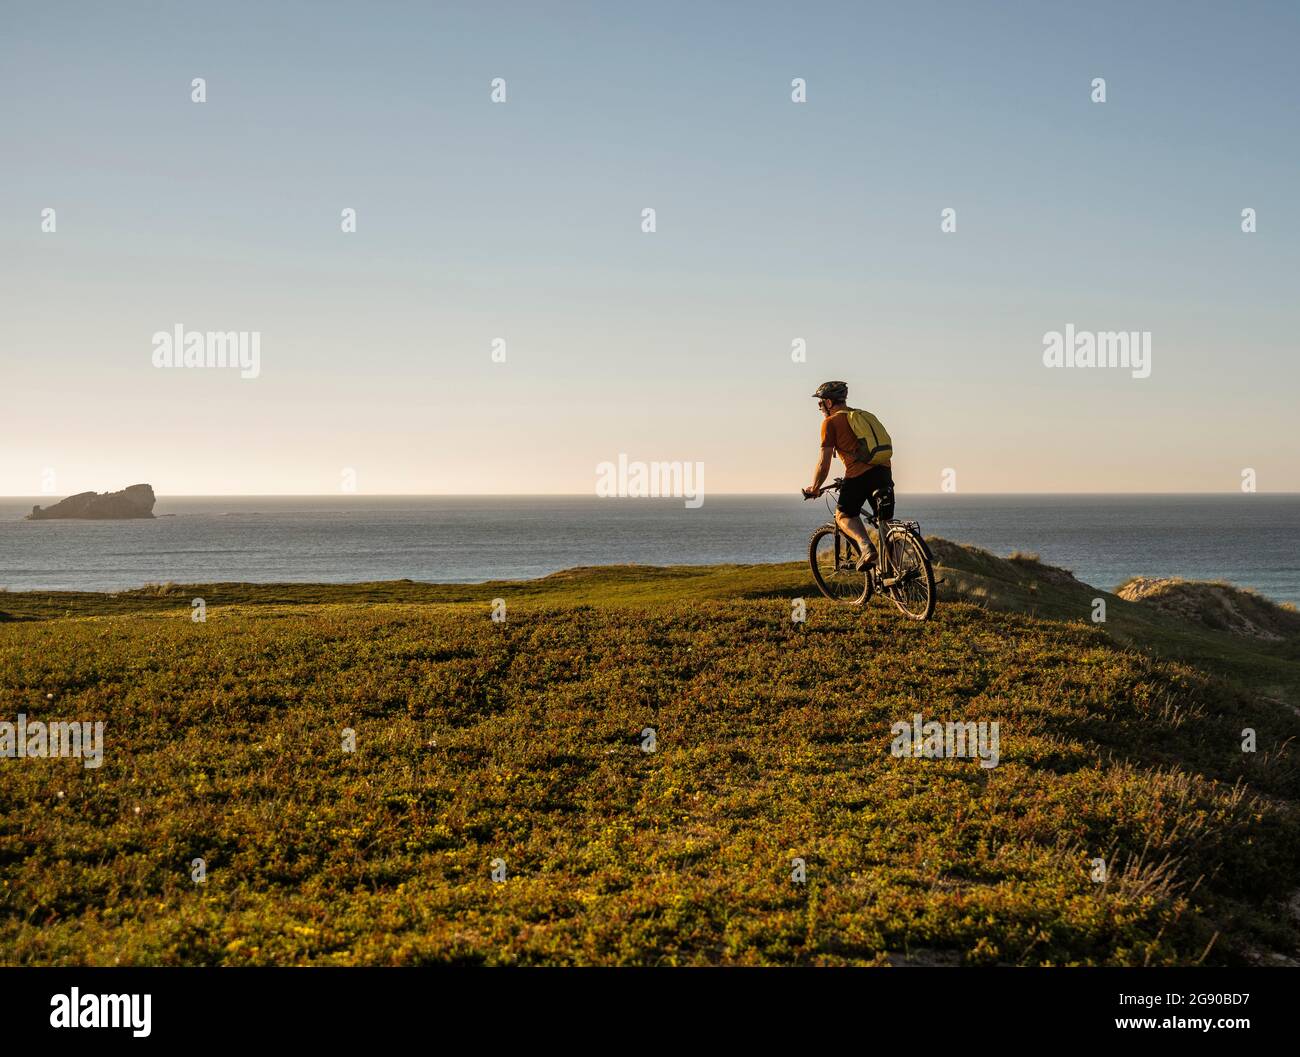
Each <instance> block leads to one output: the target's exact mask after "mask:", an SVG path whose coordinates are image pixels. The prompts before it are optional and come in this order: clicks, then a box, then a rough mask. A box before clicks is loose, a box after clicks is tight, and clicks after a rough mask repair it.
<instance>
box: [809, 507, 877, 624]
mask: <svg viewBox="0 0 1300 1057" xmlns="http://www.w3.org/2000/svg"><path fill="white" fill-rule="evenodd" d="M858 557H859V551H858V545H857V544H856V543H854V542H853V540H851V539H849V537H848V536H845V535H843V534H841V533H838V532H836V531H835V526H834V525H823V526H822V527H821V528H819V529H818V530H817V531H816V532H814V533H813V534H812V538H811V539H810V540H809V541H808V564H809V565H811V566H812V574H813V579H814V580H816V581H817V586H818V588H819V589H820V590H821V593H822V594H824V595H825V596H826V597H827V598H829V599H830V600H831V601H833V602H843V603H844V604H845V605H850V606H856V605H861V604H862V603H863V602H865V601H866V600H867V599H868V598H870V597H871V580H870V578H869V577H868V576H867V574H866V573H865V572H858V570H857V569H855V568H854V566H855V565H857V563H858Z"/></svg>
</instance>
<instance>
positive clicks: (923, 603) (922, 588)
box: [885, 528, 935, 620]
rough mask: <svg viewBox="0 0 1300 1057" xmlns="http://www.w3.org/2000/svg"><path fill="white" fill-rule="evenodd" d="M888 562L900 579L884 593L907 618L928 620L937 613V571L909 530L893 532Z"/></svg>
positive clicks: (890, 539)
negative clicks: (935, 604) (935, 597)
mask: <svg viewBox="0 0 1300 1057" xmlns="http://www.w3.org/2000/svg"><path fill="white" fill-rule="evenodd" d="M889 563H890V565H891V566H892V568H891V570H890V572H891V574H892V575H893V576H895V577H897V580H896V582H895V583H894V584H892V585H891V586H889V587H887V588H885V594H887V595H888V596H889V598H890V600H891V601H892V602H893V603H894V605H896V606H898V608H899V609H900V610H901V611H902V612H903V614H904V615H905V616H909V617H911V618H912V619H913V620H929V619H930V617H931V616H932V615H933V613H934V595H935V589H934V569H933V568H931V566H930V559H929V558H927V557H926V556H925V549H924V548H923V547H922V546H921V541H920V540H918V539H917V538H916V537H915V536H914V535H912V533H910V532H908V531H907V529H904V528H895V529H891V530H890V532H889Z"/></svg>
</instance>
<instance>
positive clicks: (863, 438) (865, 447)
mask: <svg viewBox="0 0 1300 1057" xmlns="http://www.w3.org/2000/svg"><path fill="white" fill-rule="evenodd" d="M844 414H846V415H847V416H848V419H849V428H850V429H851V430H853V435H854V436H855V437H857V438H858V458H860V459H861V460H862V461H863V462H865V463H866V464H867V465H868V466H880V465H881V464H882V463H887V462H889V460H890V459H892V458H893V457H894V442H893V441H892V440H890V439H889V430H887V429H885V427H884V426H882V425H881V424H880V419H878V418H876V416H875V415H873V414H872V413H871V412H870V411H862V410H859V409H858V408H856V407H851V408H849V409H848V410H847V411H845V412H844Z"/></svg>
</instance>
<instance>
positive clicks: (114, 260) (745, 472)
mask: <svg viewBox="0 0 1300 1057" xmlns="http://www.w3.org/2000/svg"><path fill="white" fill-rule="evenodd" d="M1298 53H1300V5H1295V4H1290V3H1246V4H1240V5H1227V4H1202V3H1143V4H1138V5H1135V4H1131V3H1090V4H1086V5H1079V4H1068V5H1067V4H1035V3H999V4H992V3H943V4H929V3H908V4H896V3H882V4H862V3H857V4H854V3H844V4H839V3H817V2H810V3H804V2H801V3H755V4H748V3H746V4H741V3H701V2H698V0H697V2H690V3H677V2H656V3H655V4H646V5H601V4H595V3H592V4H576V3H550V4H548V3H508V2H502V3H480V4H460V3H457V4H415V3H374V4H360V3H356V4H340V3H327V4H322V3H310V4H309V3H246V2H235V3H223V4H206V3H204V4H199V3H123V4H113V5H95V4H89V3H85V4H67V3H58V2H44V3H14V2H9V3H5V4H4V5H3V7H0V97H2V99H3V104H2V105H0V143H2V144H3V147H2V148H0V150H2V151H3V160H4V164H3V166H2V167H0V186H2V187H3V194H0V289H3V291H4V293H3V300H4V305H3V312H0V411H2V412H3V419H4V433H5V436H4V443H3V445H2V446H0V493H3V494H9V495H36V494H38V493H40V492H41V491H42V489H43V485H44V484H47V483H48V482H49V481H50V480H51V478H49V477H48V474H47V471H50V470H52V471H53V473H54V477H53V478H52V480H53V481H54V482H55V483H54V486H53V488H52V489H51V491H52V493H53V494H56V495H67V494H70V493H73V492H77V491H83V490H88V489H95V490H100V491H102V490H109V489H116V488H120V487H123V486H125V485H127V484H131V483H134V482H138V481H148V482H151V483H152V484H153V485H154V488H155V489H156V490H157V491H158V492H159V493H160V494H164V495H196V494H223V493H224V494H256V493H270V494H290V493H306V494H326V493H331V492H337V491H339V489H340V485H341V483H342V482H343V480H344V471H345V470H348V469H350V470H352V471H354V472H355V480H356V489H357V491H359V492H362V493H390V494H397V493H400V494H412V493H426V492H427V493H471V492H494V493H539V492H574V493H590V492H592V491H593V489H594V487H595V482H596V472H595V467H596V464H597V463H600V462H602V461H606V460H611V461H612V460H616V459H617V458H618V456H619V454H620V453H625V454H626V455H627V456H628V458H629V459H633V460H646V461H650V460H682V461H689V462H697V461H698V462H702V463H703V464H704V466H705V487H706V489H707V490H708V491H712V492H776V491H790V492H793V491H795V490H797V489H798V487H800V486H801V485H803V484H806V483H807V481H808V479H809V477H810V476H811V467H812V463H813V461H814V458H815V456H816V449H817V432H816V431H817V428H818V422H819V416H818V415H817V413H816V410H815V405H814V402H813V401H812V400H811V399H809V396H808V394H810V393H811V392H812V390H813V389H814V388H815V387H816V385H817V384H818V383H820V382H822V381H824V380H826V379H829V378H843V379H846V380H847V381H848V382H849V384H850V390H851V392H850V403H852V404H857V405H861V406H865V407H869V408H871V409H872V410H874V411H875V412H876V413H877V414H878V415H879V416H880V418H881V419H883V420H884V422H885V423H886V424H887V425H888V426H889V428H890V430H891V432H892V433H893V436H894V440H895V445H896V449H897V456H896V461H895V478H896V481H897V482H898V485H899V488H900V490H902V491H908V490H910V491H925V492H930V491H937V490H939V488H940V481H941V474H942V473H943V471H944V470H945V469H948V468H951V469H953V470H955V471H956V482H957V490H958V491H971V492H1023V491H1047V492H1070V491H1082V492H1105V491H1151V492H1171V491H1210V492H1215V491H1237V490H1239V488H1240V482H1241V474H1242V471H1243V469H1245V468H1247V467H1249V468H1252V469H1254V470H1255V472H1256V474H1257V477H1258V487H1259V490H1260V491H1296V490H1300V458H1298V456H1300V437H1298V434H1297V428H1296V419H1297V415H1296V404H1297V399H1296V396H1297V384H1298V383H1300V366H1298V365H1297V335H1298V334H1300V327H1298V324H1300V308H1298V305H1300V283H1298V280H1300V225H1298V223H1297V217H1296V209H1295V194H1296V190H1297V187H1300V134H1298V133H1300V119H1298V118H1297V115H1298V114H1300V63H1297V59H1296V56H1297V54H1298ZM1097 77H1102V78H1105V81H1106V101H1105V102H1104V103H1095V102H1093V101H1092V100H1091V98H1090V95H1091V92H1092V87H1091V84H1092V81H1093V79H1094V78H1097ZM194 78H204V79H205V81H206V93H207V99H206V102H203V103H195V102H192V101H191V92H192V88H191V82H192V80H193V79H194ZM493 78H504V80H505V82H506V91H507V101H506V102H505V103H494V102H493V101H492V99H491V81H492V80H493ZM794 78H803V79H805V80H806V83H807V102H805V103H794V102H792V101H791V92H792V87H791V81H792V80H793V79H794ZM647 207H649V208H653V209H655V210H656V222H657V230H656V231H654V232H653V233H652V234H647V233H644V232H643V231H642V210H643V209H645V208H647ZM47 208H53V209H55V210H56V224H57V229H56V230H55V231H54V232H52V233H51V232H45V231H42V210H44V209H47ZM345 208H351V209H355V210H356V218H357V219H356V226H357V230H356V232H355V233H344V232H343V231H341V229H340V228H341V211H342V210H344V209H345ZM946 208H951V209H954V210H956V225H957V229H956V231H955V232H951V233H945V232H943V231H941V229H940V221H941V211H942V210H944V209H946ZM1246 208H1252V209H1254V210H1256V216H1257V225H1258V230H1257V231H1256V232H1255V233H1253V234H1246V233H1243V231H1242V228H1241V225H1242V210H1243V209H1246ZM178 324H179V325H183V326H184V327H185V328H187V329H190V330H199V331H209V330H210V331H258V332H260V334H261V346H260V347H261V364H260V366H261V372H260V375H259V376H258V377H256V378H252V379H244V378H241V377H240V376H239V373H238V372H237V371H232V370H225V371H221V370H217V369H159V368H156V367H154V366H153V364H152V361H151V356H152V353H153V345H152V343H151V339H152V336H153V335H154V333H155V332H158V331H171V330H172V329H173V328H174V327H176V326H177V325H178ZM1067 324H1072V325H1073V326H1074V327H1075V328H1077V329H1079V330H1088V331H1149V332H1150V333H1151V353H1152V356H1151V373H1150V377H1147V378H1134V377H1132V374H1131V372H1130V371H1128V370H1121V369H1097V368H1094V369H1087V368H1074V369H1069V368H1061V369H1049V368H1047V367H1045V366H1044V364H1043V358H1042V357H1043V341H1044V335H1045V334H1046V333H1047V332H1049V331H1054V330H1055V331H1061V330H1064V328H1065V327H1066V325H1067ZM496 338H502V339H504V340H505V343H506V344H505V349H506V359H505V362H504V363H496V362H493V359H492V355H491V353H492V342H493V340H494V339H496ZM795 339H803V340H804V341H805V342H806V348H807V360H806V362H803V363H796V362H792V357H791V348H792V342H794V341H795Z"/></svg>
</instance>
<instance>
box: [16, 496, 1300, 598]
mask: <svg viewBox="0 0 1300 1057" xmlns="http://www.w3.org/2000/svg"><path fill="white" fill-rule="evenodd" d="M55 498H58V497H50V496H44V497H40V496H38V497H32V498H0V587H4V588H7V589H8V590H11V591H24V590H45V589H48V590H62V589H71V590H92V591H112V590H120V589H123V588H130V587H139V586H141V585H143V584H145V583H151V582H153V583H160V582H165V581H169V580H170V581H172V582H175V583H210V582H213V581H223V580H225V581H229V580H244V581H254V582H272V581H299V582H311V581H318V582H331V583H344V582H354V581H364V580H395V579H401V578H404V577H405V578H408V579H411V580H423V581H430V582H441V583H467V582H476V581H483V580H506V579H508V580H513V579H521V578H528V577H536V576H545V575H546V574H548V573H552V572H555V571H557V570H559V569H567V568H571V567H573V566H576V565H607V564H616V563H624V562H636V563H642V564H649V565H677V564H689V565H696V564H712V563H715V562H742V563H750V562H786V561H803V560H806V558H807V543H808V535H809V533H810V532H811V531H812V529H813V528H814V527H816V526H817V525H818V524H820V523H822V522H823V521H826V520H827V519H828V516H829V515H828V514H827V511H826V507H825V504H824V501H823V500H813V501H809V502H804V501H802V500H801V499H800V498H799V497H798V496H797V495H796V496H790V497H787V496H771V495H756V496H709V497H708V498H707V499H706V500H705V502H704V504H703V505H702V506H701V507H699V508H698V509H687V508H686V507H685V505H684V503H683V501H682V500H680V499H598V498H594V497H587V496H518V497H513V498H503V497H498V496H493V497H473V496H360V495H356V496H352V495H341V496H276V497H267V496H247V497H233V498H232V497H220V496H219V497H199V496H176V497H172V496H162V497H160V498H159V499H158V503H157V505H156V507H155V508H154V512H155V514H157V515H158V517H157V519H156V520H153V521H24V520H23V517H24V515H26V514H27V513H29V512H30V510H31V508H32V506H33V505H34V504H37V503H40V504H41V505H45V506H48V505H49V504H50V503H51V502H53V501H54V499H55ZM897 516H899V517H902V518H908V519H914V520H917V521H920V523H921V528H922V531H923V532H925V533H926V534H927V535H933V536H942V537H944V538H946V539H949V540H953V541H956V542H959V543H972V544H976V545H978V546H980V547H984V548H985V549H987V550H990V551H992V552H993V553H995V554H999V555H1007V554H1010V553H1011V552H1012V551H1016V550H1019V551H1028V552H1034V553H1037V554H1038V555H1040V556H1041V557H1042V559H1043V560H1044V561H1046V562H1049V563H1051V564H1053V565H1059V566H1063V567H1064V568H1067V569H1069V570H1071V571H1072V572H1073V573H1074V574H1075V575H1076V576H1078V577H1079V579H1081V580H1083V581H1084V582H1086V583H1089V584H1092V585H1093V586H1095V587H1102V588H1108V589H1109V588H1114V587H1116V586H1118V585H1119V584H1120V583H1122V582H1123V581H1124V580H1126V579H1128V578H1129V577H1131V576H1139V575H1142V576H1182V577H1186V578H1188V579H1196V580H1225V581H1228V582H1229V583H1233V584H1236V585H1238V586H1241V587H1250V588H1254V589H1255V590H1257V591H1259V592H1260V593H1261V594H1263V595H1266V596H1267V597H1269V598H1272V599H1274V600H1275V601H1279V602H1291V603H1295V604H1300V495H1259V494H1253V495H1252V494H1242V495H1160V496H1139V495H1112V496H1102V495H1089V496H1081V495H1055V496H1052V495H1047V496H1043V495H1034V496H1027V495H1002V496H998V495H923V496H914V497H909V496H907V495H901V496H900V497H899V502H898V512H897Z"/></svg>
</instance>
